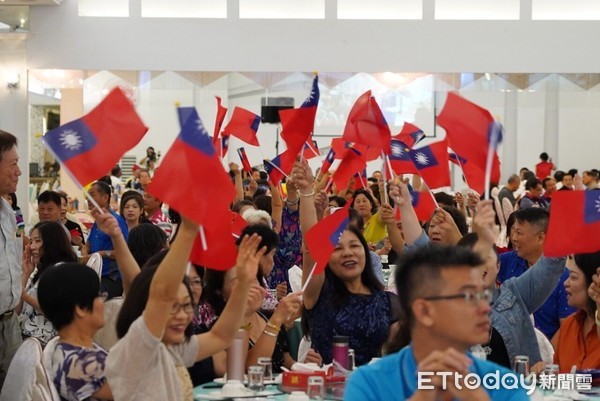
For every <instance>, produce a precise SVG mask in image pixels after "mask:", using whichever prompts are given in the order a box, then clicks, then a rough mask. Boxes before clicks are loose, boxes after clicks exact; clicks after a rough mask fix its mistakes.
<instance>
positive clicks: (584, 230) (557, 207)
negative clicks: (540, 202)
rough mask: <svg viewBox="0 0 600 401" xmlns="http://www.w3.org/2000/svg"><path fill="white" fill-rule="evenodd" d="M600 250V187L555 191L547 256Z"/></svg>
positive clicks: (547, 240)
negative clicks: (584, 189)
mask: <svg viewBox="0 0 600 401" xmlns="http://www.w3.org/2000/svg"><path fill="white" fill-rule="evenodd" d="M597 251H600V189H592V190H588V191H556V192H554V193H553V194H552V205H551V207H550V220H549V222H548V233H547V234H546V241H545V243H544V255H545V256H549V257H553V256H566V255H569V254H571V253H592V252H597Z"/></svg>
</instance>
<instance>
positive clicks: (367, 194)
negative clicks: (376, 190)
mask: <svg viewBox="0 0 600 401" xmlns="http://www.w3.org/2000/svg"><path fill="white" fill-rule="evenodd" d="M361 194H362V195H364V196H365V197H366V198H367V199H368V200H369V202H371V214H375V213H377V203H375V199H374V198H373V195H371V193H370V192H369V191H367V190H366V189H357V190H356V191H354V195H353V196H352V203H351V204H350V207H351V208H353V207H354V201H355V200H356V197H357V196H358V195H361Z"/></svg>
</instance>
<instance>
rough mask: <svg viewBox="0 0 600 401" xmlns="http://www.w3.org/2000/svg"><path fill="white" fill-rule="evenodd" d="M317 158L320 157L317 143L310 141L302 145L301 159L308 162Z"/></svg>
mask: <svg viewBox="0 0 600 401" xmlns="http://www.w3.org/2000/svg"><path fill="white" fill-rule="evenodd" d="M319 156H321V152H319V145H317V141H313V140H312V139H309V140H308V141H306V142H305V143H304V149H303V151H302V157H304V158H305V159H306V160H310V159H312V158H314V157H319Z"/></svg>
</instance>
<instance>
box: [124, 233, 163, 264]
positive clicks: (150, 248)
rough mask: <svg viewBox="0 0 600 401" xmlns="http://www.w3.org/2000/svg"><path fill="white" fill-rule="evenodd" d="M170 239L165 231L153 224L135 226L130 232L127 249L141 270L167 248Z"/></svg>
mask: <svg viewBox="0 0 600 401" xmlns="http://www.w3.org/2000/svg"><path fill="white" fill-rule="evenodd" d="M167 244H168V238H167V234H166V233H165V232H164V230H163V229H162V228H160V227H158V226H156V225H154V224H152V223H144V224H139V225H137V226H135V227H134V228H132V229H131V231H129V236H128V237H127V247H128V248H129V251H131V255H132V256H133V258H134V259H135V261H136V262H137V264H138V266H139V267H140V268H143V267H144V266H145V265H146V262H147V261H148V260H149V259H150V258H152V256H154V255H156V254H157V253H159V252H160V251H162V250H163V249H165V248H166V247H167Z"/></svg>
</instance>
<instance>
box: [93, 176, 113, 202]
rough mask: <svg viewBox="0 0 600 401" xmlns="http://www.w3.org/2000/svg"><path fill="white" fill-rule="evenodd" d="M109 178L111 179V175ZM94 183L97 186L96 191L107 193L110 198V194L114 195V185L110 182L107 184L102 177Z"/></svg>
mask: <svg viewBox="0 0 600 401" xmlns="http://www.w3.org/2000/svg"><path fill="white" fill-rule="evenodd" d="M108 179H109V180H110V177H108ZM92 185H93V186H95V187H96V191H98V192H100V193H102V194H104V195H107V196H108V199H109V200H110V195H112V187H111V186H110V184H107V183H106V181H104V180H102V178H101V179H99V180H98V181H96V182H95V183H94V184H92Z"/></svg>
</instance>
